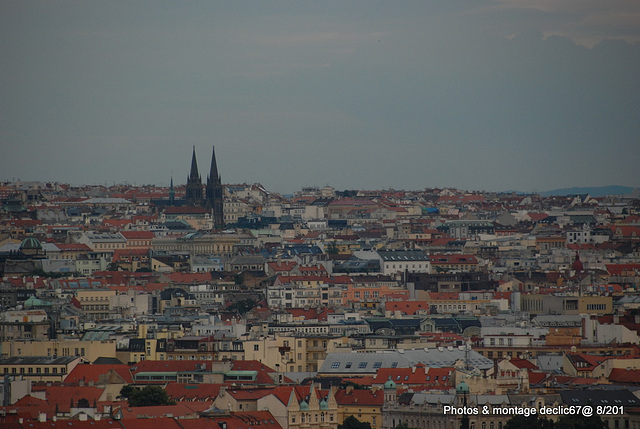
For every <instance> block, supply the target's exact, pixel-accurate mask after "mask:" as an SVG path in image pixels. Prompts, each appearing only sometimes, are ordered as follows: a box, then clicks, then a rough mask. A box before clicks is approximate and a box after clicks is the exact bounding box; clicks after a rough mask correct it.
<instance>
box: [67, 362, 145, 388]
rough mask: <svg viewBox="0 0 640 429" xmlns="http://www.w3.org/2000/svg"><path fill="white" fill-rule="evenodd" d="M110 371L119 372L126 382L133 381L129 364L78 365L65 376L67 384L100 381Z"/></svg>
mask: <svg viewBox="0 0 640 429" xmlns="http://www.w3.org/2000/svg"><path fill="white" fill-rule="evenodd" d="M110 372H115V373H116V374H118V375H119V376H120V377H122V379H123V380H124V382H125V383H133V378H132V377H131V372H130V371H129V365H89V364H82V365H77V366H76V367H75V368H73V370H72V371H71V372H70V373H69V375H68V376H67V378H65V380H64V382H65V384H72V383H80V382H84V383H85V384H86V383H89V382H93V383H96V384H97V383H99V382H100V381H101V379H104V378H105V377H106V375H107V374H108V373H110Z"/></svg>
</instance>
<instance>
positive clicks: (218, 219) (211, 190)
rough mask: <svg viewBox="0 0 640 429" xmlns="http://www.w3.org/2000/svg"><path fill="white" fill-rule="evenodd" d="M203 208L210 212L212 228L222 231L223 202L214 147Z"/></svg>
mask: <svg viewBox="0 0 640 429" xmlns="http://www.w3.org/2000/svg"><path fill="white" fill-rule="evenodd" d="M205 207H206V208H207V209H209V210H211V211H212V214H213V227H214V228H215V229H222V228H223V227H224V213H223V210H224V202H223V192H222V181H221V179H220V173H218V164H217V162H216V148H215V146H214V147H213V154H212V155H211V170H210V171H209V177H207V187H206V189H205Z"/></svg>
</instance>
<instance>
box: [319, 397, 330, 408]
mask: <svg viewBox="0 0 640 429" xmlns="http://www.w3.org/2000/svg"><path fill="white" fill-rule="evenodd" d="M320 409H321V410H328V409H329V403H328V402H327V401H325V400H324V399H323V400H322V401H320Z"/></svg>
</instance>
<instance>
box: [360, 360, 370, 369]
mask: <svg viewBox="0 0 640 429" xmlns="http://www.w3.org/2000/svg"><path fill="white" fill-rule="evenodd" d="M367 363H368V362H360V363H359V364H358V368H360V369H364V368H366V367H367Z"/></svg>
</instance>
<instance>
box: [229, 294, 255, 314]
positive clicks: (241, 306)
mask: <svg viewBox="0 0 640 429" xmlns="http://www.w3.org/2000/svg"><path fill="white" fill-rule="evenodd" d="M255 306H256V302H255V301H254V300H252V299H251V298H248V299H241V300H240V301H236V302H234V303H233V304H231V305H230V306H228V307H227V311H237V312H238V313H239V314H240V315H244V314H245V313H246V312H248V311H250V310H251V309H252V308H253V307H255Z"/></svg>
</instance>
